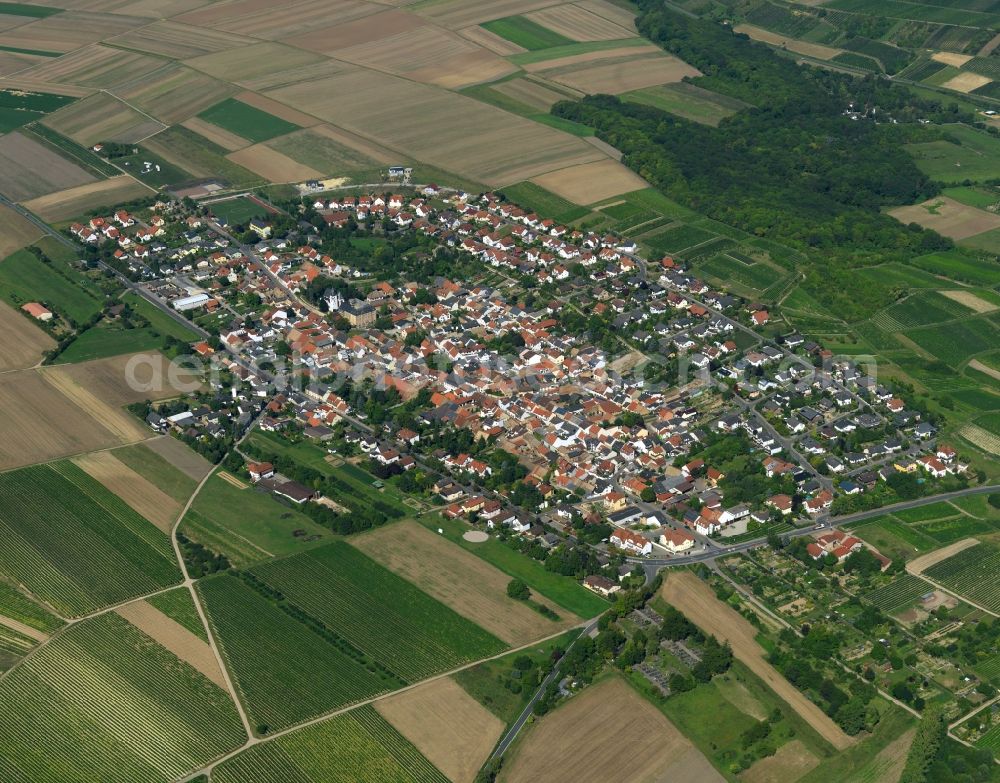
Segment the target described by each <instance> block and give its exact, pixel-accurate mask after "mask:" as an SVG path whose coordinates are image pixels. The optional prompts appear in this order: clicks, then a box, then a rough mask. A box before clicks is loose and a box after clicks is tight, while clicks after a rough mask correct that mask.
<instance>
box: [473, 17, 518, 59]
mask: <svg viewBox="0 0 1000 783" xmlns="http://www.w3.org/2000/svg"><path fill="white" fill-rule="evenodd" d="M458 34H459V35H460V36H462V37H463V38H465V39H466V40H467V41H472V43H474V44H478V45H479V46H482V47H483V48H484V49H489V50H490V51H491V52H493V53H494V54H499V55H500V56H501V57H506V56H507V55H510V54H519V53H520V52H524V51H527V50H526V49H525V48H524V47H522V46H518V45H517V44H516V43H513V42H512V41H508V40H507V39H506V38H501V37H500V36H499V35H497V34H496V33H491V32H490V31H489V30H487V29H485V28H483V27H480V26H479V25H472V26H471V27H465V28H463V29H461V30H459V31H458Z"/></svg>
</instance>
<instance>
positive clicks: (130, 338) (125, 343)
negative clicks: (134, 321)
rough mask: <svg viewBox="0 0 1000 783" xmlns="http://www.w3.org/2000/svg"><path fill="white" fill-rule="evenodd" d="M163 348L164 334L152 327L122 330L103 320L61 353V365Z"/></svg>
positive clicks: (59, 359)
mask: <svg viewBox="0 0 1000 783" xmlns="http://www.w3.org/2000/svg"><path fill="white" fill-rule="evenodd" d="M162 347H163V336H162V335H160V334H158V333H157V332H156V331H154V330H153V329H119V328H116V327H115V326H114V325H112V324H109V323H107V322H106V321H102V322H100V323H99V324H97V326H94V327H92V328H90V329H88V330H87V331H85V332H83V333H81V334H80V335H79V336H78V337H77V338H76V339H75V340H74V341H73V342H72V343H70V344H69V346H68V347H67V348H66V350H65V351H63V352H62V353H60V354H59V358H58V362H59V363H60V364H63V363H68V364H73V363H76V362H89V361H91V360H92V359H104V358H106V357H109V356H120V355H121V354H124V353H138V352H140V351H155V350H157V349H159V348H162Z"/></svg>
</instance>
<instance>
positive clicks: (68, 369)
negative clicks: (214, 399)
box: [45, 351, 201, 407]
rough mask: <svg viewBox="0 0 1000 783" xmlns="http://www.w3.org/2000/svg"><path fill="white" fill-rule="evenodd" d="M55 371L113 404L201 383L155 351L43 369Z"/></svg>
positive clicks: (159, 395)
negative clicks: (174, 366) (171, 365)
mask: <svg viewBox="0 0 1000 783" xmlns="http://www.w3.org/2000/svg"><path fill="white" fill-rule="evenodd" d="M56 371H57V372H58V373H59V374H60V375H64V376H66V377H68V378H70V379H72V380H73V381H74V382H75V383H77V384H79V385H80V386H83V387H85V388H87V389H90V390H91V391H93V392H94V394H95V395H97V396H98V397H99V398H100V399H102V400H104V402H106V403H108V404H109V405H114V406H115V407H122V406H125V405H131V404H132V403H133V402H142V401H143V400H165V399H169V398H171V397H179V396H181V395H182V394H191V393H193V392H196V391H198V390H199V388H200V387H201V383H200V381H199V379H198V378H197V377H196V376H195V375H194V374H193V373H191V372H190V371H189V370H183V369H182V368H176V369H175V370H173V371H171V367H170V360H169V359H167V358H166V357H165V356H164V355H163V354H161V353H159V352H155V351H154V352H150V353H135V354H122V355H120V356H110V357H108V358H106V359H94V360H93V361H90V362H80V363H78V364H63V365H59V366H58V367H53V368H49V369H46V370H45V372H56Z"/></svg>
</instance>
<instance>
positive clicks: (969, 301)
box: [940, 291, 1000, 313]
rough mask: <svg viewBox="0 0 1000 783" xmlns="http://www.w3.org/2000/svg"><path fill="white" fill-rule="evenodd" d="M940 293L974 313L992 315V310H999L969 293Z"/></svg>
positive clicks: (990, 303)
mask: <svg viewBox="0 0 1000 783" xmlns="http://www.w3.org/2000/svg"><path fill="white" fill-rule="evenodd" d="M940 293H941V294H942V295H943V296H947V297H948V298H949V299H951V300H952V301H953V302H958V303H959V304H960V305H963V306H964V307H968V308H969V309H970V310H972V311H973V312H976V313H992V312H993V311H994V310H997V309H1000V308H997V306H996V305H995V304H993V303H992V302H987V301H986V300H985V299H982V298H980V297H978V296H976V295H975V294H974V293H972V292H971V291H941V292H940Z"/></svg>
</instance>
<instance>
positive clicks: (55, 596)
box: [0, 462, 181, 616]
mask: <svg viewBox="0 0 1000 783" xmlns="http://www.w3.org/2000/svg"><path fill="white" fill-rule="evenodd" d="M0 531H2V539H3V541H4V546H3V547H0V569H2V571H3V573H4V574H5V575H6V576H8V577H9V578H11V579H13V580H15V581H17V582H19V583H21V584H23V585H25V586H26V587H27V588H28V590H30V591H31V593H32V594H34V595H36V596H38V597H39V598H41V599H43V600H44V601H46V602H48V603H49V604H50V605H51V606H53V607H54V608H55V609H56V610H57V611H59V612H60V613H62V614H65V615H67V616H74V615H81V614H84V613H86V612H91V611H94V610H96V609H99V608H101V607H102V606H106V605H108V604H113V603H118V602H121V601H123V600H125V599H127V598H131V597H132V596H136V595H141V594H143V593H151V592H153V591H155V590H158V589H160V588H163V587H166V586H168V585H170V584H172V583H174V582H178V581H180V577H181V575H180V571H179V570H178V568H177V565H176V563H175V562H174V554H173V550H172V548H171V546H170V542H169V541H168V540H167V537H166V536H165V535H164V534H163V533H162V532H161V531H159V530H157V529H156V528H155V527H154V526H153V525H152V524H151V523H150V522H147V521H146V520H145V519H143V518H142V517H140V516H139V515H138V514H137V513H136V512H135V511H133V510H132V509H131V508H129V507H128V506H127V505H125V503H124V502H123V501H122V500H120V499H119V498H118V497H117V496H116V495H113V494H112V493H111V492H109V491H108V490H107V489H105V488H104V487H103V486H101V485H100V484H98V483H97V482H96V481H94V480H93V479H92V478H90V477H89V476H88V475H87V474H86V473H84V472H83V471H82V470H80V468H78V467H77V466H76V465H74V464H72V463H71V462H58V463H52V464H47V465H35V466H33V467H30V468H22V469H20V470H15V471H11V472H9V473H3V474H0ZM54 533H55V534H54Z"/></svg>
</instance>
